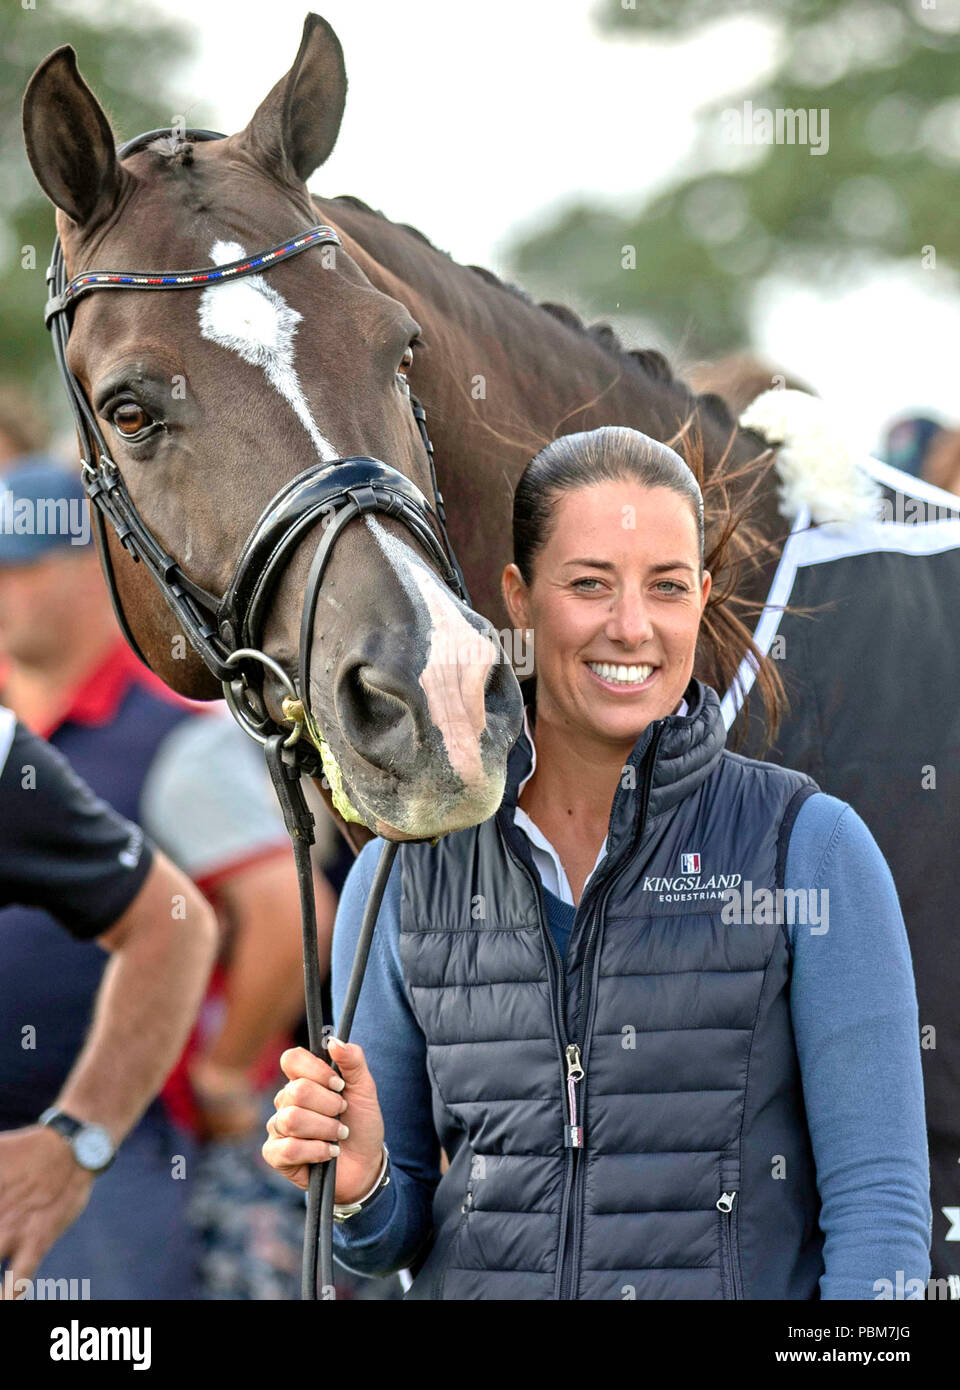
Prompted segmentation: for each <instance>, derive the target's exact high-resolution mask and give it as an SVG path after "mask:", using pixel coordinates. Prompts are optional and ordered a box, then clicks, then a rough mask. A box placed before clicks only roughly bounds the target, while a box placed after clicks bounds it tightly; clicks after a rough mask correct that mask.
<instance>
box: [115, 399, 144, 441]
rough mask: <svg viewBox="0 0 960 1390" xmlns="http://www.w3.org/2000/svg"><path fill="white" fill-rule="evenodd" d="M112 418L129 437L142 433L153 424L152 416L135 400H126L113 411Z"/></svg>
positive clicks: (121, 431)
mask: <svg viewBox="0 0 960 1390" xmlns="http://www.w3.org/2000/svg"><path fill="white" fill-rule="evenodd" d="M111 419H112V420H113V423H114V425H115V426H116V428H117V429H118V430H119V431H120V433H121V434H125V435H126V436H127V437H128V438H129V437H130V436H132V435H135V434H140V433H141V432H142V431H143V430H145V429H147V427H148V426H149V425H152V424H153V421H152V420H151V418H150V416H149V415H148V414H147V412H146V411H145V410H144V409H143V407H142V406H139V405H137V404H136V402H134V401H124V402H123V404H122V405H118V406H117V408H116V409H115V410H114V411H113V412H112V415H111Z"/></svg>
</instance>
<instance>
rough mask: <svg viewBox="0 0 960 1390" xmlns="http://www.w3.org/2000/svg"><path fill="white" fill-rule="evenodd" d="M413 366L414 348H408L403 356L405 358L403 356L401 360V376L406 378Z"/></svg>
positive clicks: (399, 368) (399, 370)
mask: <svg viewBox="0 0 960 1390" xmlns="http://www.w3.org/2000/svg"><path fill="white" fill-rule="evenodd" d="M412 366H413V348H412V347H408V348H407V350H406V352H405V353H404V354H403V356H402V357H401V359H400V366H399V367H398V368H397V371H398V372H399V373H400V375H401V376H406V374H407V372H408V371H409V370H410V368H411V367H412Z"/></svg>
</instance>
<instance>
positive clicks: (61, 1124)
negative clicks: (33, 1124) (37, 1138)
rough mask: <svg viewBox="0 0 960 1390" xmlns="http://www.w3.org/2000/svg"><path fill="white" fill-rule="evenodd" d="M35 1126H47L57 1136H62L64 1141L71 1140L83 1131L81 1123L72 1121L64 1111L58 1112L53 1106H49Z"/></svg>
mask: <svg viewBox="0 0 960 1390" xmlns="http://www.w3.org/2000/svg"><path fill="white" fill-rule="evenodd" d="M37 1124H38V1125H48V1126H49V1128H50V1129H55V1130H56V1131H57V1133H58V1134H62V1135H63V1137H64V1139H72V1138H73V1136H74V1135H75V1134H78V1133H79V1132H80V1130H81V1129H83V1123H82V1121H80V1120H76V1119H74V1117H73V1116H72V1115H68V1114H67V1112H66V1111H65V1110H58V1109H57V1107H56V1106H55V1105H50V1106H48V1107H47V1109H46V1110H44V1112H43V1114H42V1115H41V1116H40V1118H39V1120H38V1121H37Z"/></svg>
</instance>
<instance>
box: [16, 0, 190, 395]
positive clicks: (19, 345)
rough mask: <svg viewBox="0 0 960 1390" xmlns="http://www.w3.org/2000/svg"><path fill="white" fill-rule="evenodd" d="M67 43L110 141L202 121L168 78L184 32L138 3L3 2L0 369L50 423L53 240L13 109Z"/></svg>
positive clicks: (186, 38) (181, 52) (182, 50)
mask: <svg viewBox="0 0 960 1390" xmlns="http://www.w3.org/2000/svg"><path fill="white" fill-rule="evenodd" d="M65 43H69V44H72V45H73V47H74V48H75V49H76V52H77V60H78V62H79V65H80V71H81V72H82V74H83V76H84V78H85V80H86V81H87V82H88V84H89V85H90V87H91V88H92V90H93V91H94V92H95V93H96V95H97V97H98V98H99V100H100V101H101V102H102V104H103V106H104V108H105V109H106V111H107V113H108V115H109V116H110V118H111V122H112V124H113V128H114V130H115V131H116V132H117V136H118V139H127V138H129V137H130V136H131V135H136V134H138V133H139V132H140V131H141V130H149V129H151V128H152V127H155V126H156V127H159V126H163V125H166V124H167V123H168V122H170V121H172V120H173V118H174V116H176V115H177V114H184V115H186V116H187V118H188V124H191V125H203V124H204V118H203V113H202V112H199V111H196V110H191V111H189V112H185V113H180V112H179V110H178V107H177V105H176V97H175V89H174V88H173V86H172V79H173V78H174V77H175V76H176V73H177V69H178V67H179V66H180V65H181V64H182V63H183V61H184V60H185V59H186V58H187V57H188V56H189V54H190V53H191V51H192V47H193V44H192V35H191V33H190V31H189V30H188V29H185V28H184V27H182V26H180V25H179V24H176V23H172V22H171V21H170V20H169V19H167V18H165V17H163V16H162V15H160V14H156V15H154V14H151V12H150V11H149V10H146V9H144V8H142V7H141V6H135V7H133V8H130V9H127V10H126V13H124V10H123V7H117V6H114V5H111V6H109V7H106V6H94V5H90V4H88V5H87V6H86V7H85V13H84V14H81V13H79V12H78V11H77V8H76V6H75V5H70V4H65V3H63V0H35V5H34V3H28V0H6V3H5V4H4V5H3V7H2V9H0V116H2V120H3V131H4V139H3V143H2V145H0V190H2V197H0V303H2V305H3V334H2V341H0V368H2V373H3V378H4V379H5V380H6V381H16V382H18V383H20V384H22V385H24V386H27V387H30V388H32V389H33V391H34V392H35V394H36V396H37V397H38V398H39V400H40V402H41V404H42V406H43V408H44V409H46V410H48V411H52V412H53V413H54V414H55V416H56V418H57V419H59V420H65V419H66V407H65V405H64V404H63V403H62V402H61V401H60V399H59V397H60V390H59V386H58V383H57V380H56V375H55V371H54V368H53V354H52V352H51V348H50V342H49V339H48V336H47V332H46V330H45V329H44V327H43V317H42V312H43V304H44V300H45V298H46V283H45V278H44V277H45V274H46V269H47V265H48V263H49V260H50V252H51V249H52V247H53V238H54V232H55V228H54V224H53V208H52V207H51V205H50V203H49V202H48V201H47V198H46V197H45V196H44V194H43V193H41V191H40V188H39V186H38V185H37V182H36V180H35V179H34V177H33V172H32V170H31V168H30V165H29V163H28V161H27V157H26V153H25V151H24V146H23V132H22V128H21V121H20V107H21V102H22V100H23V93H24V91H25V89H26V86H27V83H28V81H29V80H30V75H31V73H32V72H33V71H34V69H35V68H36V67H37V65H38V64H39V63H40V62H42V61H43V59H44V58H45V57H46V56H47V54H48V53H51V52H52V51H53V50H54V49H55V48H59V47H60V46H61V45H62V44H65Z"/></svg>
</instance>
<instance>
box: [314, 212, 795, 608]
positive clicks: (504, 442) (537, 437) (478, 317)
mask: <svg viewBox="0 0 960 1390" xmlns="http://www.w3.org/2000/svg"><path fill="white" fill-rule="evenodd" d="M320 206H321V207H322V208H323V210H324V212H325V214H326V215H328V216H330V217H331V219H332V220H334V221H335V224H336V225H337V226H338V227H340V228H341V230H342V231H344V232H345V233H346V234H347V238H348V240H347V249H348V250H349V251H350V253H351V255H353V256H354V257H355V258H356V259H357V261H358V263H359V264H360V267H361V269H362V270H363V271H364V273H365V274H366V275H367V277H368V278H369V279H370V281H371V283H373V284H374V285H375V286H376V287H377V288H378V289H380V290H381V291H383V292H384V293H386V294H390V295H391V296H393V297H394V298H396V299H399V300H400V301H401V302H402V303H404V304H405V305H406V306H407V308H408V309H409V311H410V312H411V313H412V314H413V316H414V317H415V318H416V319H417V321H418V323H419V324H420V327H421V330H422V334H423V338H424V341H425V342H426V344H427V348H426V350H425V351H424V352H423V353H421V354H420V355H419V356H418V357H417V359H416V360H415V364H414V368H413V371H412V373H411V384H412V386H413V389H414V390H415V392H416V393H417V395H418V396H419V397H420V398H421V400H422V401H423V404H424V407H425V409H426V411H427V416H428V425H429V429H430V434H431V438H432V441H433V444H434V448H435V451H436V466H437V477H438V481H439V485H440V488H441V491H442V492H443V494H444V499H445V502H446V508H447V517H448V522H449V530H450V535H451V540H452V542H453V545H454V548H455V550H456V552H457V555H458V558H459V559H460V563H461V565H462V567H463V570H464V573H465V575H466V578H467V584H468V587H469V589H470V593H471V598H472V601H473V604H474V607H475V608H477V609H478V610H479V611H480V612H482V613H485V614H486V615H487V616H488V617H489V618H490V619H491V620H492V621H493V622H494V623H495V625H496V626H497V627H498V628H504V627H505V626H506V625H507V617H506V612H505V610H504V607H503V603H502V598H501V594H500V576H501V574H502V572H503V568H504V566H505V565H506V564H507V563H508V562H509V561H510V560H511V558H512V554H511V550H512V545H511V530H512V527H511V521H512V501H513V487H514V484H515V483H516V481H517V479H518V477H519V476H520V473H521V472H522V471H523V468H524V467H525V466H526V464H527V463H528V462H529V460H530V458H531V457H532V456H533V454H535V453H536V452H537V451H538V450H539V449H541V448H542V447H543V446H544V445H545V444H547V443H548V442H549V441H550V440H551V439H553V438H555V437H556V436H557V435H559V434H564V433H570V432H573V431H578V430H590V429H595V428H597V427H598V426H600V425H629V426H632V427H633V428H634V429H638V430H642V431H643V432H644V433H645V434H649V435H651V436H652V437H653V438H656V439H662V440H669V439H671V437H673V436H674V435H675V434H676V433H677V431H678V430H679V429H680V428H681V427H682V426H683V424H684V422H685V421H686V420H688V418H689V415H690V410H691V402H690V398H689V396H688V394H687V393H686V391H685V390H684V388H683V387H682V386H681V385H680V383H678V382H676V381H669V380H659V379H657V378H656V377H654V376H653V375H650V374H648V373H645V372H644V371H643V370H642V369H641V368H640V367H638V366H637V365H635V364H634V363H633V362H632V361H631V360H630V359H629V358H627V357H626V356H623V357H618V356H616V355H615V354H614V353H612V352H610V351H608V350H607V349H606V348H604V347H602V346H601V345H600V344H599V343H597V342H596V341H595V340H594V339H593V338H591V337H590V336H589V335H588V334H587V333H586V332H584V331H582V330H580V329H577V328H576V327H573V326H571V325H568V324H566V323H564V322H562V320H560V319H558V318H556V317H555V316H554V315H552V314H550V313H548V312H547V311H546V310H544V309H542V308H540V307H539V306H538V305H536V304H533V303H529V302H527V301H525V300H524V299H522V298H521V297H520V296H518V295H515V294H513V293H511V292H510V291H509V290H508V289H506V288H505V287H501V286H499V285H497V284H491V283H488V282H487V281H486V280H485V279H484V278H483V277H482V276H480V275H477V274H476V273H475V272H474V271H472V270H471V269H470V268H469V267H466V266H461V265H458V264H457V263H456V262H454V261H451V260H449V259H448V258H447V257H446V256H443V255H442V253H440V252H437V251H436V250H434V249H433V248H431V247H429V246H428V245H426V244H422V243H420V242H419V241H415V240H414V239H413V238H412V237H411V235H410V234H409V233H408V232H405V231H403V229H402V228H399V227H396V226H395V225H394V224H392V223H390V222H389V221H387V220H386V219H383V218H380V217H378V216H376V215H373V214H370V213H364V212H360V211H358V210H355V209H352V208H350V207H349V206H345V205H341V204H338V203H326V204H320ZM699 426H700V428H701V430H702V436H703V448H704V458H705V465H706V471H707V473H708V474H709V473H710V472H711V471H712V469H713V468H714V467H716V465H717V464H718V463H719V462H720V460H721V458H722V457H724V455H725V454H726V453H727V452H728V451H729V452H730V454H731V456H732V458H733V459H734V460H736V461H739V462H744V461H746V460H747V459H749V458H751V457H753V455H754V454H755V452H756V450H755V446H754V445H753V443H752V442H750V441H749V440H748V439H747V438H745V437H743V436H738V437H737V438H736V439H735V440H734V442H733V444H732V446H731V440H730V429H729V428H724V427H723V425H722V424H719V423H718V422H717V421H715V420H714V419H713V418H712V417H711V416H709V415H708V414H705V413H704V412H702V411H701V412H700V413H699ZM680 452H683V450H682V447H681V449H680ZM478 521H479V522H480V523H481V524H478ZM756 524H757V525H758V527H759V529H760V531H761V534H763V535H765V536H771V535H776V534H778V532H779V531H781V530H782V529H783V523H782V520H780V519H779V518H778V517H777V514H776V503H775V495H774V490H773V487H772V486H768V487H767V488H766V489H765V492H764V494H763V495H762V496H761V498H760V502H759V507H758V515H757V518H756ZM776 558H777V556H776V553H775V552H772V553H771V555H770V556H769V557H768V559H767V561H766V562H765V563H764V564H763V565H762V566H761V567H760V568H759V569H758V570H757V571H756V572H754V573H752V574H749V575H745V576H744V582H743V583H742V584H741V586H740V588H739V590H738V592H739V593H740V594H741V596H742V597H746V598H750V599H758V598H763V597H764V596H765V594H766V592H767V588H768V584H769V579H770V577H771V575H772V570H773V567H774V566H775V564H776ZM751 626H752V623H751Z"/></svg>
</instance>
